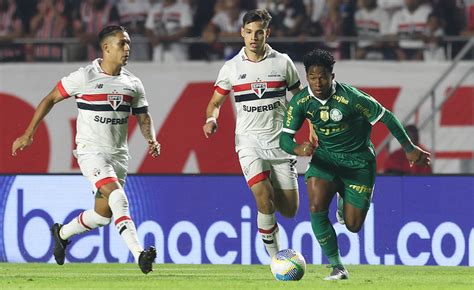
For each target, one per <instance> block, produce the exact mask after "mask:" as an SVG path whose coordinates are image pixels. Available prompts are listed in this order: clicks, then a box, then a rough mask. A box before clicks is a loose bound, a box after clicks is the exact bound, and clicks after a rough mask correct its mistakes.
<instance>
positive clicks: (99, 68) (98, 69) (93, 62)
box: [92, 58, 122, 77]
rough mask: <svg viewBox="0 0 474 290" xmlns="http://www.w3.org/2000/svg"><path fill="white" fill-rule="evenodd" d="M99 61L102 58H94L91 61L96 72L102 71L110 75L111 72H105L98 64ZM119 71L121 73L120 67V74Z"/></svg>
mask: <svg viewBox="0 0 474 290" xmlns="http://www.w3.org/2000/svg"><path fill="white" fill-rule="evenodd" d="M101 62H102V59H101V58H96V59H94V61H92V65H93V66H94V68H95V69H96V71H97V72H98V73H103V74H106V75H108V76H111V77H112V75H111V74H108V73H106V72H105V71H104V70H103V69H102V67H101V66H100V64H101ZM121 73H122V70H121V69H120V74H121Z"/></svg>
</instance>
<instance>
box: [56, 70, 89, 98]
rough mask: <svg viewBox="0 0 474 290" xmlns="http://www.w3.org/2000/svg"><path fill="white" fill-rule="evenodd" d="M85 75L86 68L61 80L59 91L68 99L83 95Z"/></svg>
mask: <svg viewBox="0 0 474 290" xmlns="http://www.w3.org/2000/svg"><path fill="white" fill-rule="evenodd" d="M84 73H85V71H84V68H80V69H78V70H77V71H75V72H72V73H71V74H69V75H68V76H66V77H63V78H62V79H61V81H60V82H59V84H58V89H59V91H60V92H61V95H62V96H63V97H65V98H67V97H72V96H76V95H79V94H82V93H83V91H84V90H83V89H84V84H85V75H84Z"/></svg>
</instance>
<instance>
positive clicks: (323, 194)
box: [280, 49, 430, 280]
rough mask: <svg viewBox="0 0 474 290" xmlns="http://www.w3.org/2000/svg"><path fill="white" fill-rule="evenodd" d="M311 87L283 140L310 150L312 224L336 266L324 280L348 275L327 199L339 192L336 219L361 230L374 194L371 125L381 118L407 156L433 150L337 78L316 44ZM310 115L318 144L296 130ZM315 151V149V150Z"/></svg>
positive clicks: (426, 158)
mask: <svg viewBox="0 0 474 290" xmlns="http://www.w3.org/2000/svg"><path fill="white" fill-rule="evenodd" d="M303 62H304V66H305V70H306V79H307V80H308V84H309V85H308V87H306V88H304V89H303V90H302V91H301V92H300V93H299V94H297V95H295V96H294V97H293V99H292V100H291V101H290V104H289V105H288V110H287V113H286V116H285V121H284V123H283V125H284V128H283V133H282V134H281V136H280V145H281V148H283V150H285V151H286V152H288V153H289V154H293V155H298V156H308V152H311V154H310V155H312V159H311V162H310V164H309V166H308V169H307V171H306V174H305V179H306V183H307V188H308V194H309V203H310V211H311V225H312V228H313V232H314V235H315V236H316V239H317V240H318V242H319V244H320V245H321V249H322V250H323V252H324V254H325V255H326V257H327V258H328V260H329V262H330V263H331V266H332V268H333V270H332V272H331V274H330V275H329V276H327V277H326V278H325V280H341V279H348V278H349V274H348V272H347V270H346V269H345V267H344V266H343V264H342V262H341V258H340V255H339V249H338V245H337V236H336V233H335V231H334V228H333V226H332V224H331V222H330V220H329V218H328V210H329V205H330V204H331V200H332V199H333V197H334V195H335V194H336V192H338V193H339V195H340V198H338V210H337V219H338V221H339V222H340V223H342V224H345V225H346V228H347V229H348V230H349V231H351V232H354V233H357V232H359V231H360V229H361V228H362V225H363V223H364V220H365V217H366V215H367V211H368V210H369V207H370V203H371V200H372V192H373V189H374V182H375V174H376V170H375V165H376V164H375V150H374V145H373V144H372V142H371V141H370V132H371V129H372V126H373V125H374V124H375V123H377V122H378V121H382V122H383V123H384V124H385V125H386V126H387V128H388V129H389V130H390V132H391V133H392V134H393V136H394V137H395V138H396V139H397V140H398V141H399V142H400V144H402V147H403V149H404V150H405V154H406V157H407V159H408V161H409V162H410V163H411V164H412V165H413V164H419V165H427V164H429V163H430V153H428V152H426V151H424V150H422V149H421V148H420V147H418V146H416V145H415V144H413V142H412V140H410V138H409V137H408V135H407V133H406V131H405V129H404V128H403V126H402V125H401V124H400V121H399V120H398V119H397V117H395V116H394V115H393V114H392V113H391V112H390V111H389V110H387V109H385V108H384V107H383V106H382V105H380V104H379V103H378V102H377V100H375V99H374V98H372V97H371V96H369V95H367V94H366V93H364V92H362V91H359V90H358V89H356V88H354V87H352V86H349V85H347V84H343V83H340V82H336V81H334V77H335V74H334V73H333V67H334V63H335V61H334V58H333V56H332V55H331V54H330V53H329V52H328V51H325V50H321V49H316V50H313V51H311V52H310V53H308V54H307V55H305V57H304V58H303ZM306 118H308V119H310V121H311V123H312V124H313V127H314V131H315V132H316V135H317V137H318V147H317V149H315V146H314V145H313V144H311V143H309V142H304V143H302V144H297V143H296V142H295V141H294V139H293V136H294V135H295V133H296V132H297V131H298V130H299V129H300V128H301V125H302V124H303V122H304V120H305V119H306ZM313 152H314V154H313Z"/></svg>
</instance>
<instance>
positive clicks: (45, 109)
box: [12, 87, 64, 156]
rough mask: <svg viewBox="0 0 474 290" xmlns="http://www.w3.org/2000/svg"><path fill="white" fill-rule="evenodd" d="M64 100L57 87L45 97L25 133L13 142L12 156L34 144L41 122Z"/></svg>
mask: <svg viewBox="0 0 474 290" xmlns="http://www.w3.org/2000/svg"><path fill="white" fill-rule="evenodd" d="M62 100H64V97H63V96H62V95H61V93H60V92H59V90H58V88H57V87H54V89H53V90H52V91H51V92H50V93H49V94H48V95H47V96H46V97H44V98H43V100H41V102H40V103H39V105H38V107H37V108H36V110H35V113H34V114H33V118H32V119H31V121H30V124H29V125H28V127H27V128H26V130H25V132H24V133H23V135H21V136H20V137H18V138H16V139H15V141H14V142H13V144H12V156H16V152H17V150H20V151H21V150H23V149H25V148H27V147H29V146H30V145H31V144H32V143H33V137H34V135H35V133H36V130H37V129H38V126H39V124H40V123H41V121H42V120H43V119H44V117H45V116H46V115H47V114H48V113H49V111H51V109H52V108H53V106H54V105H55V104H56V103H58V102H60V101H62Z"/></svg>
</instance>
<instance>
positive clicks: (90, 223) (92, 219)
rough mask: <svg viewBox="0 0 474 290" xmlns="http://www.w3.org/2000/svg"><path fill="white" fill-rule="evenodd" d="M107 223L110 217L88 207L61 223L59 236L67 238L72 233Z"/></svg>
mask: <svg viewBox="0 0 474 290" xmlns="http://www.w3.org/2000/svg"><path fill="white" fill-rule="evenodd" d="M109 223H110V218H106V217H103V216H101V215H99V214H98V213H96V212H95V210H93V209H89V210H86V211H84V212H81V213H80V214H79V216H78V217H77V218H75V219H73V220H72V221H70V222H69V223H67V224H65V225H63V226H62V227H61V230H60V231H59V236H60V237H61V239H63V240H67V239H69V238H70V237H72V236H74V235H77V234H80V233H83V232H86V231H90V230H92V229H95V228H98V227H102V226H105V225H108V224H109Z"/></svg>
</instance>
